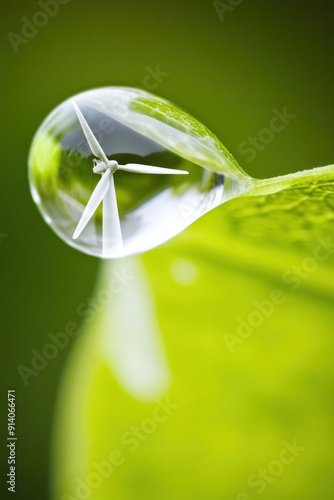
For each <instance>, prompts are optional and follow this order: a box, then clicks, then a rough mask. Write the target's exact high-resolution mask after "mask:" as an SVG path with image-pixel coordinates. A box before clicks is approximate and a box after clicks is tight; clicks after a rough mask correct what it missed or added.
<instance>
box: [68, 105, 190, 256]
mask: <svg viewBox="0 0 334 500" xmlns="http://www.w3.org/2000/svg"><path fill="white" fill-rule="evenodd" d="M72 104H73V107H74V109H75V112H76V114H77V117H78V120H79V122H80V125H81V128H82V131H83V133H84V135H85V137H86V140H87V142H88V145H89V147H90V150H91V152H92V153H93V155H94V156H95V157H96V159H94V160H93V165H94V166H93V172H94V173H95V174H101V175H102V177H101V179H100V180H99V182H98V183H97V185H96V187H95V189H94V191H93V193H92V196H91V197H90V198H89V201H88V203H87V205H86V208H85V210H84V211H83V214H82V216H81V218H80V220H79V222H78V225H77V227H76V230H75V231H74V234H73V239H74V240H76V239H77V238H78V237H79V236H80V234H81V233H82V231H83V230H84V229H85V227H86V225H87V224H88V222H89V221H90V219H91V218H92V217H93V215H94V213H95V211H96V209H97V208H98V206H99V205H100V203H101V202H102V201H103V208H102V255H103V257H110V254H111V253H114V254H116V255H119V256H121V255H122V253H123V240H122V233H121V224H120V220H119V215H118V208H117V200H116V191H115V184H114V173H115V172H116V171H117V170H124V171H125V172H133V173H137V174H177V175H184V174H188V173H189V172H187V171H185V170H174V169H171V168H162V167H153V166H149V165H140V164H138V163H128V164H127V165H119V164H118V163H117V161H115V160H109V158H107V156H106V154H105V153H104V151H103V149H102V147H101V145H100V143H99V142H98V140H97V139H96V137H95V135H94V134H93V132H92V130H91V128H90V127H89V125H88V123H87V122H86V119H85V117H84V116H83V114H82V113H81V111H80V109H79V106H78V105H77V103H76V102H75V101H74V100H72Z"/></svg>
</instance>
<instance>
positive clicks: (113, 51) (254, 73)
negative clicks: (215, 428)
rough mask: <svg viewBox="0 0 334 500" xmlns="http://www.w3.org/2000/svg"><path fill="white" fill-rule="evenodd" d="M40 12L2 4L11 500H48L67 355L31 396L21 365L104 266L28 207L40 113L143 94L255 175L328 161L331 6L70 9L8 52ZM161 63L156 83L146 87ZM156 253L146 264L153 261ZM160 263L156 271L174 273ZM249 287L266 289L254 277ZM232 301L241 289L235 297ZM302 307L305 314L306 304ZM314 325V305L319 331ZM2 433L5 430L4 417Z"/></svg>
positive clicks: (4, 379) (33, 382)
mask: <svg viewBox="0 0 334 500" xmlns="http://www.w3.org/2000/svg"><path fill="white" fill-rule="evenodd" d="M39 10H41V7H40V6H39V5H38V3H37V2H34V1H23V0H18V1H16V2H13V3H7V4H6V6H5V11H4V12H3V14H2V16H1V30H2V45H1V58H2V102H1V110H2V122H1V136H2V139H3V140H2V145H3V146H2V147H3V152H2V168H1V190H2V192H1V196H0V207H1V214H2V215H1V218H2V220H1V226H0V233H1V235H2V237H1V239H0V252H1V262H2V274H1V284H2V300H1V305H2V322H1V325H2V349H1V352H2V362H1V372H2V376H1V394H2V396H1V397H2V399H3V402H5V400H6V391H7V389H8V388H10V387H14V388H15V389H16V395H17V436H18V440H19V441H18V442H19V444H18V448H17V459H18V467H17V495H18V498H26V499H29V498H34V499H35V498H48V494H49V484H50V474H49V472H50V459H51V452H50V446H51V429H52V425H53V422H54V412H55V404H56V396H57V391H58V388H59V382H60V378H61V375H62V372H63V368H64V365H65V363H66V359H67V357H68V356H69V354H70V350H71V349H70V348H68V349H65V350H64V352H62V353H61V355H59V356H57V357H56V358H55V359H54V360H52V361H50V362H49V365H48V367H47V368H46V369H45V370H44V371H42V372H41V373H40V374H39V375H38V376H36V377H31V378H30V381H29V384H28V386H25V385H24V384H23V382H22V379H21V378H20V376H19V373H18V370H17V366H18V365H20V364H24V365H29V363H30V360H31V357H32V355H31V349H37V350H39V349H41V348H42V346H43V345H44V344H45V342H46V339H47V334H48V333H50V332H52V333H56V332H57V331H62V330H63V328H64V325H65V324H66V323H67V322H68V321H75V322H78V323H79V322H80V318H79V317H78V315H77V313H76V308H77V306H78V304H80V303H81V302H83V301H84V300H86V298H87V297H88V296H89V295H90V294H91V293H92V291H93V288H94V283H95V281H96V275H97V272H98V268H99V262H98V261H97V260H96V259H94V258H89V257H87V256H85V255H83V254H80V253H79V252H77V251H75V250H73V249H71V248H69V247H67V246H66V245H65V244H64V243H63V242H62V241H61V240H59V239H58V238H57V237H56V236H55V235H54V234H53V233H52V232H51V231H50V230H49V229H48V228H47V226H46V224H45V223H44V222H43V220H42V218H41V217H40V215H39V213H38V211H37V209H36V207H35V206H34V203H33V201H32V199H31V197H30V193H29V189H28V183H27V174H26V163H27V155H28V150H29V146H30V142H31V140H32V137H33V134H34V133H35V131H36V129H37V127H38V126H39V124H40V123H41V121H42V120H43V119H44V118H45V117H46V115H47V114H48V113H49V112H50V111H51V110H52V109H53V108H54V107H55V106H56V105H58V104H59V103H60V102H61V101H63V100H65V99H66V98H68V97H69V96H71V95H73V94H75V93H78V92H81V91H83V90H86V89H89V88H93V87H99V86H105V85H118V84H121V85H132V86H139V87H143V86H145V85H146V86H147V84H149V85H150V86H151V87H152V88H151V89H150V90H152V91H153V92H156V93H158V94H161V95H163V96H165V97H168V98H170V99H172V100H173V101H175V102H176V103H177V104H179V105H181V106H182V107H184V108H185V109H186V110H188V111H189V112H191V113H192V114H194V115H195V116H196V117H198V118H199V119H200V120H202V121H203V123H204V124H205V125H207V126H208V127H209V128H210V129H211V130H212V131H213V132H215V133H216V134H217V136H218V137H219V138H220V139H221V141H222V142H223V143H224V144H225V146H226V147H227V148H228V149H229V150H230V151H231V152H232V154H234V156H235V157H236V158H237V160H238V161H239V163H240V164H241V166H242V167H243V168H244V169H245V170H246V171H247V172H248V173H249V174H250V175H252V176H254V177H270V176H274V175H279V174H284V173H289V172H295V171H298V170H303V169H306V168H313V167H316V166H322V165H327V164H330V163H332V162H333V159H334V142H333V130H334V114H333V80H334V72H333V61H334V58H333V41H334V30H333V7H332V3H331V2H329V1H318V2H305V1H292V2H289V1H287V0H284V1H278V0H273V1H271V2H265V1H256V0H253V1H252V0H244V2H241V3H240V5H238V6H236V7H234V8H233V9H232V11H228V12H226V13H225V19H224V20H221V19H220V17H219V15H218V13H217V12H216V10H215V8H214V6H213V4H212V3H211V2H210V1H201V0H197V1H184V0H183V1H176V0H170V1H168V2H158V1H155V2H154V1H149V2H148V1H141V2H137V1H132V0H131V1H122V2H115V1H102V0H95V1H94V2H90V1H86V0H81V1H79V0H70V1H69V2H68V3H67V4H66V5H60V6H59V12H58V13H57V15H55V16H54V17H53V18H50V19H49V21H48V22H47V24H46V25H45V26H43V27H41V28H39V29H38V33H37V34H36V35H35V36H34V37H32V38H31V39H30V40H28V43H21V44H20V45H18V52H17V53H15V51H14V49H13V45H12V43H11V42H10V40H9V39H8V33H15V34H17V35H21V31H22V26H23V23H24V22H25V21H22V17H26V18H27V19H29V20H31V19H32V18H33V16H34V15H35V13H36V12H37V11H39ZM157 66H159V67H160V69H161V71H162V72H164V73H165V74H164V76H161V78H159V79H157V80H154V79H153V77H150V78H149V77H148V75H151V73H152V70H155V69H156V67H157ZM153 87H154V88H153ZM285 106H286V107H287V110H288V112H289V113H291V114H293V115H295V118H293V119H292V120H291V123H290V124H289V125H288V126H287V127H286V128H285V129H284V130H283V131H282V132H281V133H278V134H276V135H275V137H274V139H273V140H272V141H271V142H270V143H269V144H267V145H266V147H265V148H264V149H263V150H262V151H258V152H257V155H256V158H255V159H254V160H253V161H248V159H247V158H248V156H247V155H245V154H243V153H242V151H241V149H240V144H242V143H243V142H244V141H247V138H248V137H249V136H256V135H257V134H258V133H259V131H261V130H262V129H263V128H264V127H268V124H269V123H270V120H271V118H272V117H273V109H274V108H275V109H278V110H283V108H284V107H285ZM152 254H153V257H152V259H153V260H152V262H154V259H157V258H158V257H159V255H160V254H159V253H154V252H152ZM161 255H162V257H164V254H163V253H162V254H161ZM193 257H194V259H195V260H196V255H194V256H193ZM149 258H150V257H149V256H148V260H149ZM164 262H165V261H164V260H162V265H161V268H162V269H161V273H162V274H163V273H164V272H165V268H164V266H167V265H169V264H168V263H167V262H166V263H165V264H164ZM217 266H219V262H218V263H217ZM155 269H156V268H155ZM166 279H167V278H166ZM155 280H156V281H157V282H159V276H155ZM231 280H232V278H231ZM160 282H161V281H160ZM221 286H222V287H223V286H224V279H222V283H221ZM249 286H250V289H252V287H253V289H256V288H257V287H259V286H261V285H260V284H259V278H258V277H252V278H251V279H250V283H249ZM171 291H172V288H171ZM171 293H172V292H171ZM240 293H242V292H240V290H238V289H236V290H234V291H233V293H231V297H232V298H233V297H234V298H235V300H237V297H238V296H239V294H240ZM244 293H247V290H245V291H244ZM231 300H232V299H231ZM299 307H300V314H303V312H302V310H303V307H305V305H304V306H303V303H302V302H301V303H300V304H299ZM179 314H180V316H181V315H182V312H180V313H179ZM317 314H319V315H322V312H321V305H319V309H318V311H317V312H315V313H314V316H313V320H314V324H315V325H316V324H317ZM293 316H294V311H291V317H293ZM322 317H323V316H322ZM327 325H329V319H328V323H327ZM291 332H293V328H292V329H291ZM74 343H75V341H73V344H74ZM282 357H283V358H284V353H283V354H282ZM234 403H235V400H234ZM324 411H326V410H325V409H324ZM273 412H274V413H275V409H274V408H273ZM287 415H288V412H287ZM286 418H288V419H289V416H287V417H286ZM1 422H2V432H4V430H5V429H6V415H5V413H4V418H3V419H2V420H1ZM320 422H321V421H320ZM320 430H321V429H319V432H320ZM250 432H251V431H250ZM323 439H324V442H325V441H326V436H324V437H323ZM2 451H3V450H2ZM326 453H327V452H326ZM4 456H6V450H4ZM329 456H330V453H329V452H328V457H329ZM272 458H275V457H272ZM326 463H327V464H328V468H329V467H330V463H331V462H330V461H329V460H328V462H326ZM235 467H236V468H237V467H238V460H237V459H236V463H235ZM315 467H317V464H316V459H315ZM255 469H256V467H255ZM2 472H5V473H7V466H6V464H5V466H4V468H2ZM250 472H252V471H250ZM247 474H248V473H247V472H245V473H244V476H245V477H247ZM2 483H4V480H3V479H2ZM321 488H322V489H321V491H322V496H319V498H321V499H326V500H327V498H328V500H329V499H331V498H332V497H333V490H330V489H326V484H324V483H322V486H321ZM3 490H5V487H4V484H1V491H3ZM327 493H328V495H327ZM231 495H232V493H231ZM195 498H202V497H200V496H198V497H195V496H194V500H195ZM210 498H215V497H210ZM229 498H234V497H233V496H229ZM275 498H276V497H275ZM295 498H299V497H298V491H296V493H295ZM310 498H313V497H311V496H310ZM314 498H316V497H314Z"/></svg>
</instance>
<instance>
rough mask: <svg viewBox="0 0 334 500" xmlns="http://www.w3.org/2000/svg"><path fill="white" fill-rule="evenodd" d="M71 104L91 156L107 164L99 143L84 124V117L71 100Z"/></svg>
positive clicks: (85, 123)
mask: <svg viewBox="0 0 334 500" xmlns="http://www.w3.org/2000/svg"><path fill="white" fill-rule="evenodd" d="M72 104H73V107H74V109H75V112H76V114H77V117H78V120H79V122H80V125H81V128H82V130H83V133H84V134H85V137H86V139H87V142H88V145H89V147H90V149H91V151H92V153H93V155H94V156H96V157H97V158H99V159H100V160H102V161H103V162H104V163H108V161H109V160H108V158H107V157H106V155H105V153H104V151H103V149H102V148H101V145H100V143H99V142H98V140H97V139H96V137H95V135H94V133H93V131H92V130H91V128H90V126H89V125H88V123H87V122H86V119H85V117H84V115H83V114H82V113H81V111H80V108H79V106H78V105H77V103H76V102H75V101H74V100H73V99H72Z"/></svg>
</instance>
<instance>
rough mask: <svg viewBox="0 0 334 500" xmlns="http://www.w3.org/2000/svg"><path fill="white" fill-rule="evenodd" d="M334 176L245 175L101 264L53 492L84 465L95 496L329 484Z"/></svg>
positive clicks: (313, 492) (66, 394)
mask: <svg viewBox="0 0 334 500" xmlns="http://www.w3.org/2000/svg"><path fill="white" fill-rule="evenodd" d="M333 178H334V167H333V166H329V167H324V168H319V169H314V170H311V171H306V172H300V173H297V174H291V175H289V176H284V177H279V178H276V179H269V180H265V181H254V186H253V188H252V190H251V191H249V192H248V193H246V195H242V196H240V197H238V198H235V199H233V200H230V201H228V202H227V203H226V204H224V205H222V206H221V207H219V208H218V209H215V210H214V211H212V212H211V213H210V214H207V215H206V216H205V217H203V218H202V219H200V220H199V221H197V222H196V223H195V224H193V225H192V226H191V227H190V228H188V229H187V230H186V231H184V232H183V233H182V234H181V235H179V236H178V237H177V238H175V239H173V240H172V241H170V242H169V243H168V244H167V245H164V246H162V247H160V248H158V249H156V250H154V251H151V252H149V253H147V254H145V256H144V258H143V261H144V268H142V264H141V263H140V261H141V260H142V259H139V258H136V259H126V260H125V261H113V262H110V263H106V264H104V266H103V267H102V273H101V278H100V281H99V284H98V286H97V290H96V298H97V299H98V297H99V294H100V300H97V307H96V309H95V310H94V311H93V312H94V317H93V316H92V317H91V321H90V322H89V323H86V325H85V326H84V332H83V333H82V336H81V338H80V339H79V340H78V344H77V346H76V349H75V351H74V353H73V355H72V359H71V362H70V364H69V366H68V369H67V373H66V375H65V379H64V385H63V390H62V393H61V400H60V404H59V418H58V425H57V433H56V436H55V453H56V455H55V457H56V458H55V464H56V468H55V476H54V478H55V481H54V484H55V489H54V497H55V498H57V499H59V498H73V497H74V498H79V496H78V495H79V493H80V492H81V493H82V494H83V490H77V488H78V484H81V485H82V483H80V481H83V483H84V484H85V485H86V486H87V487H88V488H89V493H90V495H91V496H90V498H92V499H93V500H106V499H109V498H120V499H122V500H133V499H136V500H144V499H145V500H150V499H152V500H153V499H154V500H155V499H157V498H159V500H170V499H171V498H180V499H182V500H188V499H189V500H193V499H198V500H199V499H204V498H205V499H215V500H216V499H217V500H218V499H219V500H221V499H225V498H226V499H233V500H234V499H237V500H241V499H242V500H244V499H251V498H255V497H257V495H258V493H260V491H261V498H263V499H264V500H281V499H282V498H284V499H287V500H295V499H296V492H298V493H297V494H298V497H299V498H303V500H314V498H327V497H328V491H332V489H333V486H334V484H333V475H332V472H331V460H332V445H331V442H332V439H333V427H332V421H333V417H334V415H333V413H334V412H333V404H332V387H333V378H334V370H333V361H332V357H333V356H332V353H333V347H334V338H333V335H332V324H333V320H334V313H333V306H332V297H333V292H334V290H333V282H334V281H333V269H334V265H333V264H334V260H333V253H334V248H333V249H332V238H333V233H334V231H333V229H334V227H333V210H332V208H333V203H334V193H333ZM124 269H125V271H124ZM122 272H123V273H124V272H125V273H127V274H128V276H132V278H131V279H130V278H129V277H128V281H126V280H123V287H121V289H120V290H119V291H115V290H116V289H114V291H113V293H112V294H111V295H110V300H109V302H108V303H106V304H104V305H103V303H102V297H103V294H101V291H102V290H104V291H105V290H106V289H108V287H109V285H110V282H111V279H112V278H115V276H117V273H122ZM115 273H116V274H115ZM148 282H150V287H148ZM114 285H115V282H114ZM161 339H163V340H161ZM166 395H168V396H169V398H170V402H171V403H172V404H173V405H175V407H173V410H171V411H170V414H168V415H167V418H166V419H165V420H163V421H162V420H161V418H162V417H163V416H165V415H166V413H165V414H164V413H163V411H162V410H161V409H160V410H159V408H161V401H165V402H166V399H165V398H166ZM157 399H159V400H160V402H157V401H156V400H157ZM159 405H160V406H159ZM176 406H177V408H176ZM157 415H158V416H159V418H160V420H161V421H158V420H157V418H156V417H157ZM138 429H139V430H138ZM294 443H295V444H296V443H297V445H298V447H299V448H297V451H295V453H294V454H293V453H291V446H293V445H294ZM115 450H117V451H118V452H119V453H120V456H121V459H122V460H123V462H122V463H120V461H122V460H118V463H117V464H116V465H113V469H112V473H110V475H108V474H107V472H106V471H107V470H111V469H110V467H109V469H108V465H106V463H107V464H108V463H109V465H110V464H111V462H112V460H114V461H115V462H117V460H115V456H114V455H112V453H114V452H115ZM284 450H285V451H284ZM289 450H290V451H289ZM285 458H286V460H285ZM102 463H104V468H103V466H101V464H102ZM315 463H316V464H317V467H315V466H314V464H315ZM263 469H264V470H265V473H266V476H265V477H266V478H264V476H263V472H261V470H262V471H263ZM102 471H104V472H105V476H106V477H103V473H102ZM94 474H95V475H94ZM260 476H261V477H260ZM268 478H269V479H268ZM78 479H79V480H80V481H79V482H78ZM94 480H95V483H94ZM64 494H67V495H72V496H69V497H66V496H62V495H64ZM82 498H83V497H82Z"/></svg>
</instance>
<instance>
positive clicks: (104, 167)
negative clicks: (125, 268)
mask: <svg viewBox="0 0 334 500" xmlns="http://www.w3.org/2000/svg"><path fill="white" fill-rule="evenodd" d="M159 168H160V169H161V168H162V169H165V170H159ZM167 170H168V172H167ZM157 174H159V175H157ZM101 176H102V178H103V176H108V177H110V182H109V181H108V179H107V178H105V181H103V182H101V183H100V187H99V186H98V187H97V185H98V183H99V181H100V180H101ZM29 181H30V187H31V192H32V196H33V199H34V201H35V202H36V204H37V205H38V207H39V210H40V211H41V214H42V216H43V217H44V219H45V221H46V222H47V223H48V224H49V225H50V227H51V228H52V229H53V230H54V231H55V232H56V233H57V234H58V236H60V238H62V239H63V240H64V241H65V242H66V243H68V244H69V245H71V246H73V247H75V248H77V249H78V250H81V251H83V252H85V253H87V254H90V255H94V256H97V257H104V258H114V257H122V256H126V255H131V254H135V253H140V252H144V251H146V250H149V249H151V248H154V247H156V246H158V245H160V244H161V243H163V242H165V241H167V240H168V239H170V238H171V237H173V236H175V235H176V234H178V233H179V232H181V231H182V230H183V229H185V228H186V227H187V226H188V225H189V224H191V223H192V222H194V221H195V220H196V219H198V218H199V217H201V216H202V215H204V214H205V213H207V212H208V211H210V210H212V209H213V208H215V207H217V206H218V205H220V204H221V203H223V202H224V201H225V200H227V199H229V198H231V197H234V196H237V195H238V194H239V193H240V192H244V191H245V190H247V189H248V188H249V187H250V185H251V180H250V178H249V177H248V176H247V175H246V174H245V173H244V172H243V171H242V170H241V169H240V167H239V166H238V164H237V163H236V162H235V160H234V159H233V157H232V156H231V155H230V154H229V153H228V151H227V150H226V149H225V148H224V146H223V145H222V144H221V143H220V142H219V141H218V139H217V138H216V137H215V136H214V135H213V134H212V133H211V132H210V131H209V130H208V129H207V128H205V127H204V126H203V125H202V124H201V123H199V122H198V121H197V120H195V119H194V118H192V117H191V116H190V115H188V114H187V113H185V112H184V111H182V110H181V109H179V108H178V107H176V106H174V105H173V104H172V103H170V102H169V101H167V100H164V99H161V98H159V97H157V96H155V95H153V94H151V93H148V92H146V91H143V90H139V89H133V88H126V87H106V88H101V89H95V90H91V91H87V92H83V93H82V94H78V95H77V96H74V97H73V98H72V99H68V100H67V101H65V102H63V103H62V104H60V105H59V106H58V107H57V108H56V109H55V110H54V111H52V112H51V113H50V115H49V116H48V117H47V118H46V119H45V121H44V122H43V123H42V125H41V126H40V128H39V129H38V131H37V133H36V135H35V137H34V140H33V143H32V146H31V150H30V155H29ZM101 184H102V185H104V187H103V186H102V188H103V189H102V188H101ZM91 198H94V202H95V203H92V200H91ZM90 200H91V201H90ZM96 200H97V201H96ZM89 202H90V205H89V206H88V207H87V205H88V203H89ZM86 207H87V208H86ZM92 207H93V208H92ZM84 212H85V214H84ZM83 214H84V215H83ZM81 219H84V223H83V222H82V221H81V223H80V225H79V221H80V220H81ZM87 219H88V220H87ZM78 228H79V229H80V230H79V229H78Z"/></svg>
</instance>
